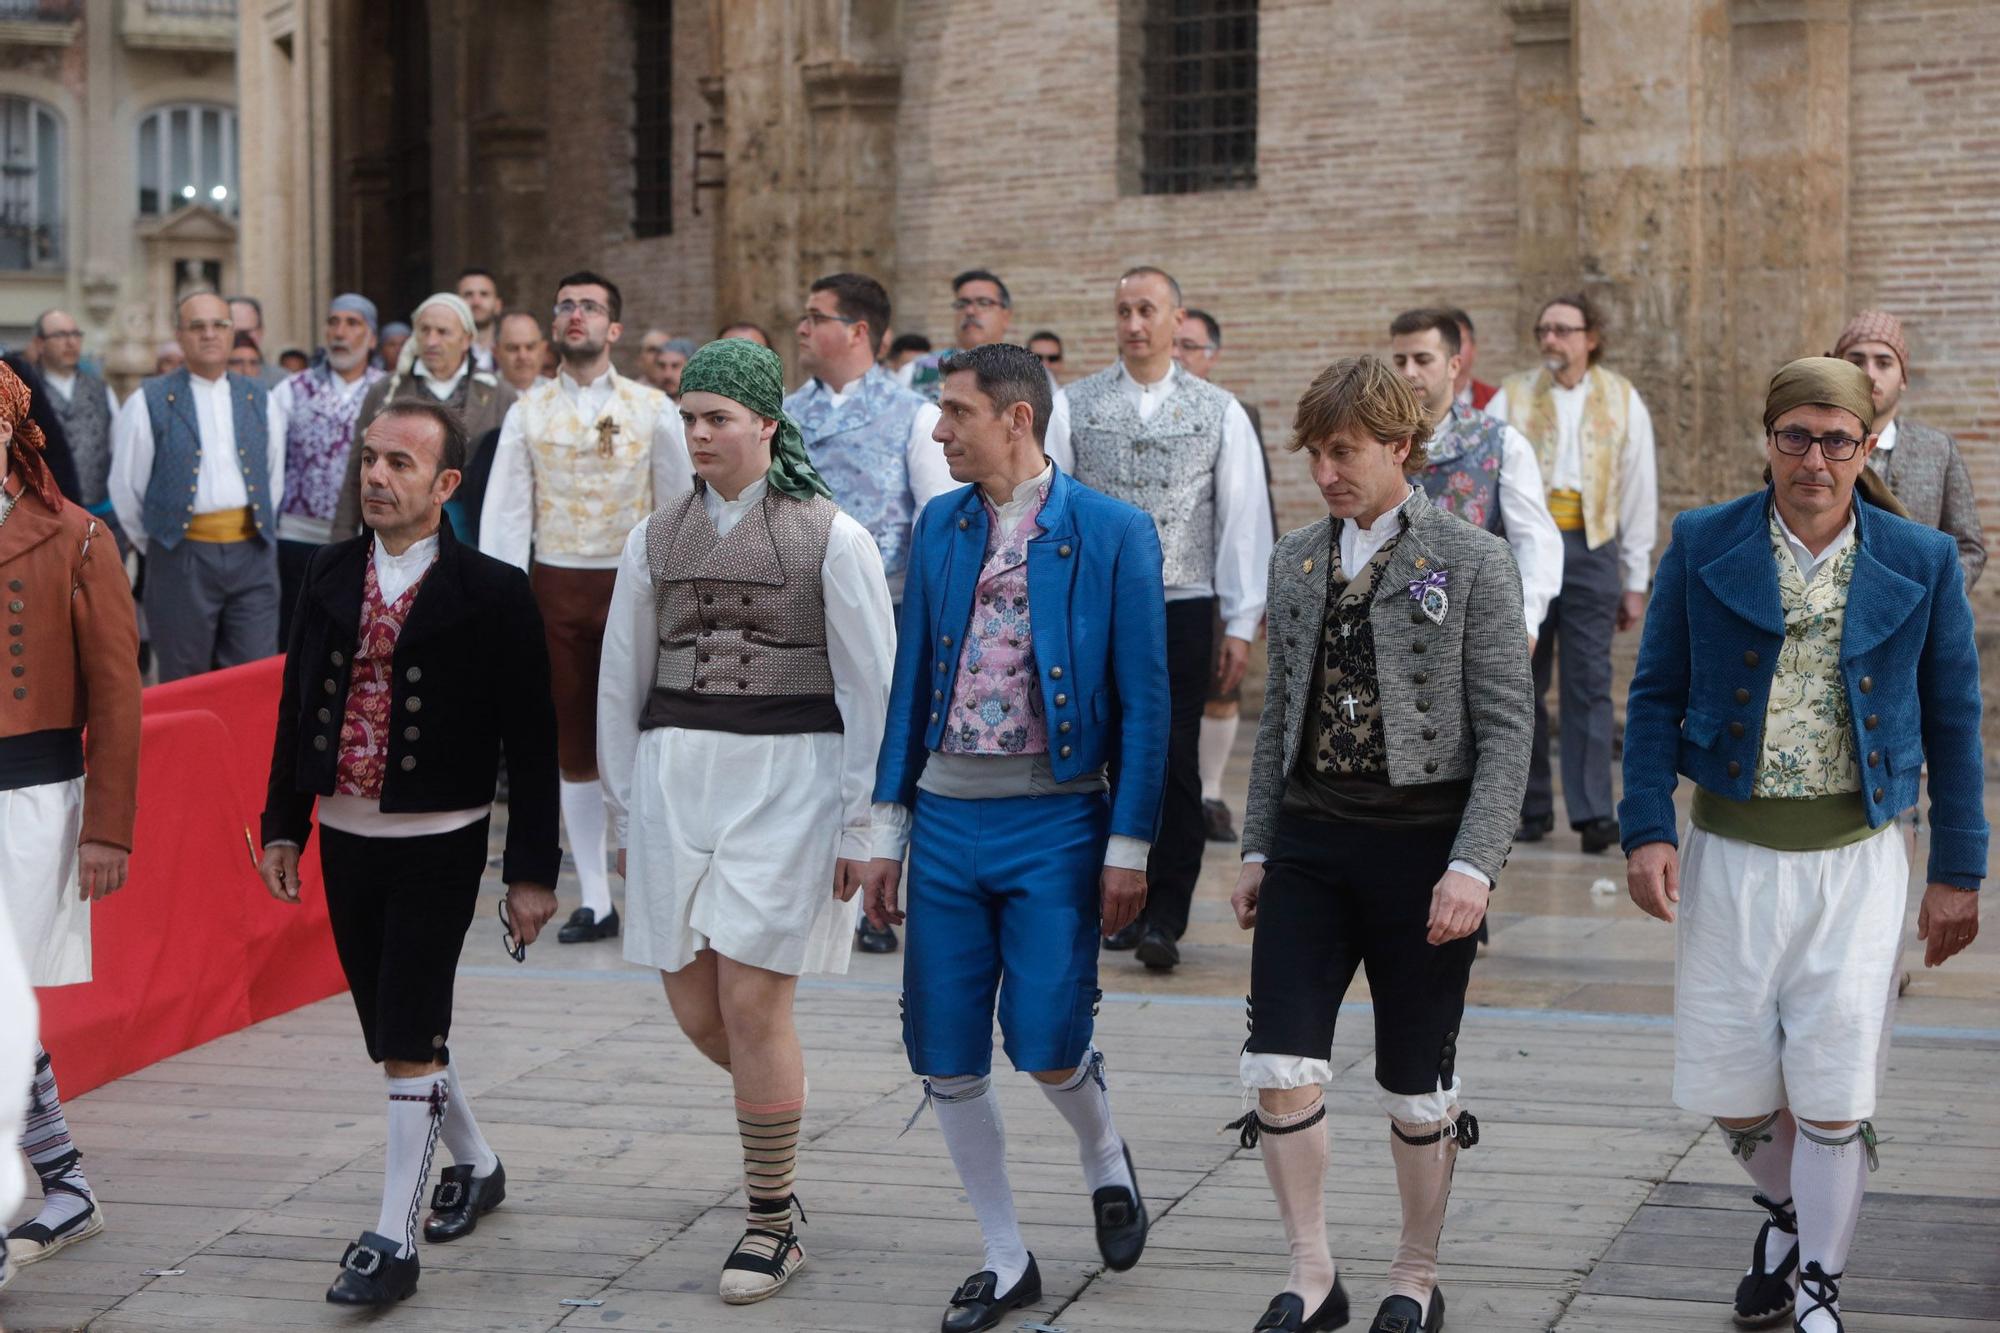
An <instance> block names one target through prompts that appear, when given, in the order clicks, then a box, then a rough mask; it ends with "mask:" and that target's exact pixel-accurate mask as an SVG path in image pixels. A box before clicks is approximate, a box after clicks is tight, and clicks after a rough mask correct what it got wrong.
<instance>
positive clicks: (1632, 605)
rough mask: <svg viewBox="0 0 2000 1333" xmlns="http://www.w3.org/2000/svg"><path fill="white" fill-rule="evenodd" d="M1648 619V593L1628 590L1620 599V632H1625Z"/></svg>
mask: <svg viewBox="0 0 2000 1333" xmlns="http://www.w3.org/2000/svg"><path fill="white" fill-rule="evenodd" d="M1645 619H1646V594H1645V593H1643V592H1628V593H1626V594H1625V595H1624V596H1622V597H1620V598H1619V599H1618V632H1619V633H1621V634H1622V633H1624V632H1625V631H1626V630H1628V629H1631V628H1632V627H1633V626H1635V625H1639V624H1643V623H1644V622H1645Z"/></svg>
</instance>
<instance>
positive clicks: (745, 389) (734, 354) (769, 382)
mask: <svg viewBox="0 0 2000 1333" xmlns="http://www.w3.org/2000/svg"><path fill="white" fill-rule="evenodd" d="M681 393H682V394H683V395H686V394H690V393H714V394H720V395H722V396H723V397H724V398H728V399H731V400H732V401H734V402H738V403H741V404H743V406H745V407H747V408H749V409H750V410H751V411H752V412H755V413H756V414H757V415H758V416H760V417H763V418H764V419H766V420H767V421H775V422H777V423H778V433H777V434H776V435H774V436H772V437H771V470H770V472H768V473H767V474H765V475H766V477H767V478H768V479H769V481H770V483H771V489H772V490H774V491H783V492H784V493H785V494H786V495H789V496H791V497H792V498H793V499H794V500H810V499H812V498H813V496H815V495H824V496H826V497H828V498H829V499H831V498H832V496H833V492H832V491H831V490H829V489H828V488H827V484H826V482H825V481H824V480H822V479H821V477H820V475H819V473H818V472H817V471H815V470H814V468H813V465H812V462H811V460H809V459H808V458H807V457H806V442H805V437H804V436H802V435H800V434H799V427H798V423H797V422H795V421H793V420H792V419H791V418H790V417H788V416H786V415H785V368H784V363H782V362H781V361H779V360H778V354H777V353H776V352H773V351H772V350H771V349H770V348H768V347H760V346H758V345H757V344H756V343H753V342H751V341H750V340H749V339H748V338H723V339H720V340H719V341H716V342H712V343H709V344H707V345H706V346H704V347H703V348H702V349H701V350H700V351H698V352H696V353H695V354H694V355H693V356H691V357H689V358H688V363H687V365H685V366H683V367H682V368H681Z"/></svg>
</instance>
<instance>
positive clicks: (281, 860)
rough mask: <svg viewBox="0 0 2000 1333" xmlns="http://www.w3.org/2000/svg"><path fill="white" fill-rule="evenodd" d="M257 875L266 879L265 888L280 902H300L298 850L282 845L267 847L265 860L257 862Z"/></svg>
mask: <svg viewBox="0 0 2000 1333" xmlns="http://www.w3.org/2000/svg"><path fill="white" fill-rule="evenodd" d="M257 873H258V874H260V875H262V876H263V877H264V887H265V888H267V889H269V890H270V891H271V896H272V897H273V898H276V899H277V900H278V901H279V902H281V903H295V902H297V901H298V900H299V849H298V848H296V847H292V846H289V845H286V844H282V843H281V844H278V845H276V846H270V847H266V848H265V849H264V857H263V859H262V860H260V861H259V862H257Z"/></svg>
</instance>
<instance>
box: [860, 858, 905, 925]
mask: <svg viewBox="0 0 2000 1333" xmlns="http://www.w3.org/2000/svg"><path fill="white" fill-rule="evenodd" d="M902 882H903V862H902V861H901V859H900V858H897V857H893V856H878V857H876V858H875V859H874V860H872V861H870V862H869V863H868V864H867V866H866V867H864V868H863V869H862V871H861V912H862V915H864V916H866V917H867V918H868V924H869V925H871V926H873V927H875V929H877V930H886V929H887V928H888V927H890V926H900V925H902V924H903V911H902V909H901V908H900V907H898V906H897V905H896V887H897V885H899V884H901V883H902Z"/></svg>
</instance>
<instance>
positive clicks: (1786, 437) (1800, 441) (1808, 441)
mask: <svg viewBox="0 0 2000 1333" xmlns="http://www.w3.org/2000/svg"><path fill="white" fill-rule="evenodd" d="M1771 439H1772V440H1773V441H1775V442H1776V443H1777V446H1778V452H1779V453H1781V454H1786V455H1788V456H1790V457H1792V458H1804V457H1805V456H1806V454H1807V453H1808V452H1810V451H1811V449H1812V447H1813V446H1814V445H1818V446H1819V452H1820V457H1822V458H1824V459H1825V460H1826V461H1827V462H1829V463H1844V462H1846V461H1847V460H1848V459H1850V458H1852V457H1854V451H1855V450H1856V449H1859V448H1860V447H1861V441H1859V440H1857V439H1855V438H1854V437H1853V436H1852V435H1814V434H1811V433H1810V432H1808V431H1802V430H1774V431H1772V432H1771Z"/></svg>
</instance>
